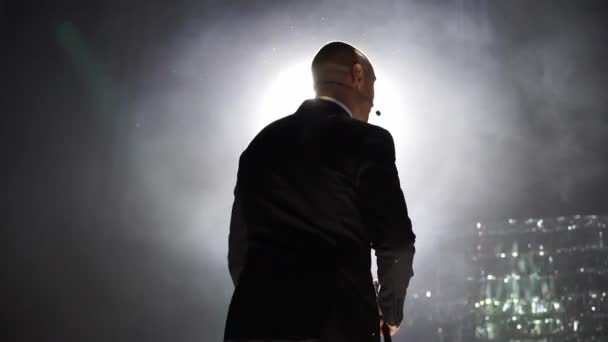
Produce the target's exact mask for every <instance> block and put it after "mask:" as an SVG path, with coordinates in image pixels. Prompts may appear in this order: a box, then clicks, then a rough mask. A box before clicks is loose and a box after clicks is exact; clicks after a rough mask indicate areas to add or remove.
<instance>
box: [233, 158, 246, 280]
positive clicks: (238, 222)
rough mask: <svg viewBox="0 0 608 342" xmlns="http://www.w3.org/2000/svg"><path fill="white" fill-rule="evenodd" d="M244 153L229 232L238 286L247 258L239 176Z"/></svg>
mask: <svg viewBox="0 0 608 342" xmlns="http://www.w3.org/2000/svg"><path fill="white" fill-rule="evenodd" d="M243 155H244V153H243ZM243 155H241V158H240V161H239V175H238V176H237V182H236V186H235V187H234V202H233V204H232V214H231V217H230V232H229V234H228V271H229V272H230V277H231V278H232V283H233V284H234V286H236V284H237V282H238V279H239V276H240V274H241V272H242V271H243V267H244V266H245V260H246V258H247V250H248V241H247V224H246V222H245V218H244V215H243V207H242V203H241V201H242V195H241V193H240V188H241V186H240V184H239V183H240V182H239V178H240V177H239V176H240V175H241V166H242V160H243Z"/></svg>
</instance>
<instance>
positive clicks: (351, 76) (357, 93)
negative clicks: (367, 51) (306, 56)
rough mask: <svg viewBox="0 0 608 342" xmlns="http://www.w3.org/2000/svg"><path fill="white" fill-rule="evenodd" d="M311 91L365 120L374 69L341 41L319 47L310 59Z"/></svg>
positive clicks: (374, 77) (370, 104)
mask: <svg viewBox="0 0 608 342" xmlns="http://www.w3.org/2000/svg"><path fill="white" fill-rule="evenodd" d="M311 69H312V76H313V80H314V89H315V91H316V92H317V95H318V96H321V95H324V96H329V97H332V98H335V99H337V100H339V101H341V102H342V103H344V104H345V105H346V106H347V107H348V108H349V109H350V110H351V112H353V117H354V118H355V119H359V120H362V121H367V120H368V118H369V111H370V110H371V107H372V106H373V102H374V81H375V80H376V75H375V73H374V68H373V67H372V65H371V63H370V62H369V60H368V59H367V57H366V56H365V55H364V54H363V53H362V52H361V51H360V50H359V49H357V48H355V47H354V46H352V45H349V44H346V43H343V42H332V43H328V44H326V45H325V46H323V47H322V48H321V49H320V50H319V52H317V54H316V55H315V57H314V59H313V60H312V66H311Z"/></svg>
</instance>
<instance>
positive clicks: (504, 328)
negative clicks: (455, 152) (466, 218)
mask: <svg viewBox="0 0 608 342" xmlns="http://www.w3.org/2000/svg"><path fill="white" fill-rule="evenodd" d="M607 227H608V216H601V217H600V216H596V215H587V216H581V215H574V216H569V217H559V218H549V219H524V220H516V219H509V220H508V225H505V224H504V223H496V224H487V223H486V224H482V223H481V222H478V223H477V229H478V230H483V232H484V234H483V236H482V235H481V234H479V236H480V237H479V243H478V245H477V251H478V252H479V254H477V255H476V256H475V257H474V258H473V260H474V261H476V262H481V264H480V266H481V267H482V269H481V272H480V273H481V275H482V277H481V278H477V279H479V280H478V282H476V283H475V284H478V285H480V287H481V293H482V294H483V293H485V295H484V296H483V297H482V298H483V299H481V300H479V301H477V302H474V303H473V305H474V307H475V309H476V310H475V311H474V312H476V314H475V315H476V317H478V323H477V326H476V328H475V334H476V336H477V337H478V338H481V340H508V339H509V338H514V337H516V338H517V339H518V340H519V339H521V338H524V339H526V340H528V339H529V340H535V339H546V338H547V337H550V336H556V335H555V334H564V333H566V331H569V332H570V333H573V332H575V333H576V332H578V331H580V330H581V326H582V325H583V324H584V325H585V331H587V332H590V331H594V332H597V333H599V335H598V336H600V335H601V336H602V337H608V334H607V331H608V330H607V329H605V328H602V327H605V326H608V315H607V314H606V311H608V307H606V306H605V305H608V299H606V297H607V296H608V294H607V291H603V290H607V289H608V288H607V287H606V286H607V285H606V284H605V283H604V282H603V280H602V279H604V278H603V276H604V275H606V274H608V262H605V261H604V260H608V259H607V258H605V256H604V253H605V252H608V248H607V247H608V243H607V242H606V241H604V239H605V237H606V234H604V233H603V231H605V230H606V229H607ZM560 232H563V233H560ZM566 232H568V233H566ZM553 233H558V234H562V235H549V234H553ZM522 240H523V241H524V242H523V243H522ZM540 242H544V243H540ZM511 243H512V245H513V247H512V248H511V249H508V247H507V249H505V245H507V246H508V244H511ZM524 244H526V245H527V248H526V249H518V245H524ZM490 251H494V253H491V254H489V253H488V252H490ZM482 252H486V253H483V254H482ZM588 252H591V253H601V254H586V253H588ZM565 253H567V255H566V256H563V257H558V258H555V256H556V254H561V255H564V254H565ZM484 254H485V255H484ZM492 257H494V258H499V259H498V260H500V259H503V260H505V259H506V260H505V262H500V263H497V262H496V259H492ZM536 257H541V258H542V259H540V258H539V259H537V258H536ZM512 258H513V259H517V260H513V259H512ZM545 258H546V259H545ZM541 260H544V261H541ZM545 262H546V263H545ZM484 265H485V266H486V267H487V269H484ZM505 267H507V268H506V269H505ZM508 267H510V269H509V268H508ZM488 271H490V272H488ZM504 271H507V272H504ZM560 271H561V272H560ZM503 272H504V273H503ZM583 274H584V276H583ZM595 275H601V276H602V277H597V278H596V277H595ZM590 276H591V277H590ZM571 277H574V278H571ZM577 277H578V278H577ZM581 277H583V278H581ZM522 279H523V281H521V280H522ZM539 279H542V280H541V282H540V283H539V282H538V281H539ZM518 280H519V282H516V281H518ZM581 282H588V283H590V285H588V286H591V288H595V289H596V290H594V291H590V292H586V293H581V292H580V289H582V288H584V287H585V285H583V283H581ZM507 284H509V285H508V286H506V285H507ZM588 288H589V287H588ZM602 288H604V289H602ZM478 290H479V289H478ZM598 290H599V291H598ZM571 291H574V292H571ZM577 291H578V292H577ZM560 292H561V293H562V295H561V302H560V299H559V298H560V297H559V295H560ZM564 292H566V293H567V294H570V295H567V294H566V295H565V296H564ZM490 293H492V294H494V295H495V296H496V298H488V294H490ZM573 296H574V297H575V298H577V300H576V301H573ZM566 298H567V300H566ZM556 299H557V300H556ZM539 316H540V317H539ZM551 316H552V317H551ZM479 320H481V321H479ZM587 320H589V321H587ZM562 336H563V337H565V336H566V335H562ZM600 340H603V339H601V338H600ZM606 340H607V341H608V339H606Z"/></svg>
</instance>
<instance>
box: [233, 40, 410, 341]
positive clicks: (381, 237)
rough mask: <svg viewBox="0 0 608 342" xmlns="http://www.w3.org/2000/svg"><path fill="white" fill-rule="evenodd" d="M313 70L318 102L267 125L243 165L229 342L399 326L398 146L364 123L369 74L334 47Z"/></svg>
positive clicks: (356, 335)
mask: <svg viewBox="0 0 608 342" xmlns="http://www.w3.org/2000/svg"><path fill="white" fill-rule="evenodd" d="M312 72H313V79H314V88H315V91H316V93H317V98H315V99H312V100H307V101H304V103H303V104H302V105H301V106H300V108H298V110H297V111H296V112H295V113H294V114H291V115H289V116H287V117H284V118H282V119H280V120H277V121H275V122H273V123H271V124H270V125H268V126H267V127H266V128H264V129H263V130H262V131H261V132H260V133H259V134H258V135H257V136H256V137H255V138H254V139H253V141H252V142H251V143H250V144H249V146H248V147H247V149H245V151H244V152H243V153H242V155H241V157H240V161H239V170H238V175H237V184H236V187H235V190H234V196H235V200H234V205H233V208H232V219H231V223H230V235H229V251H228V266H229V270H230V275H231V277H232V280H233V282H234V284H235V286H236V288H235V291H234V294H233V297H232V301H231V303H230V308H229V310H228V317H227V320H226V327H225V334H224V340H225V341H234V342H235V341H323V342H325V341H332V342H337V341H349V342H358V341H362V342H363V341H370V342H371V341H379V339H380V337H379V336H380V326H381V324H382V322H383V321H382V319H383V320H384V321H385V322H386V323H387V324H388V325H389V327H390V330H391V335H392V334H394V333H395V332H397V330H398V329H399V324H400V323H401V321H402V320H403V304H404V300H405V295H406V291H407V287H408V284H409V280H410V278H411V277H412V276H413V271H412V262H413V257H414V240H415V235H414V233H413V232H412V225H411V221H410V219H409V217H408V213H407V207H406V204H405V200H404V197H403V193H402V191H401V188H400V184H399V177H398V175H397V168H396V166H395V147H394V143H393V139H392V137H391V135H390V133H389V132H388V131H386V130H385V129H383V128H380V127H378V126H374V125H371V124H368V123H367V121H368V118H369V112H370V110H371V108H372V107H373V101H374V81H375V79H376V76H375V74H374V69H373V67H372V65H371V64H370V62H369V60H368V59H367V57H366V56H365V55H364V54H363V53H361V51H359V50H358V49H356V48H354V47H352V46H350V45H348V44H345V43H342V42H333V43H329V44H327V45H325V46H324V47H323V48H321V50H319V52H318V53H317V55H316V56H315V57H314V59H313V62H312ZM370 248H373V249H374V250H375V251H376V256H377V263H378V280H379V283H380V291H379V295H378V297H377V298H376V293H375V290H374V286H373V280H372V275H371V271H370V267H371V260H370V259H371V255H370V252H371V251H370ZM380 315H382V317H381V316H380Z"/></svg>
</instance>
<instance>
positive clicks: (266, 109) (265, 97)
mask: <svg viewBox="0 0 608 342" xmlns="http://www.w3.org/2000/svg"><path fill="white" fill-rule="evenodd" d="M277 70H278V72H277V73H276V74H275V75H274V76H273V77H271V79H270V85H269V86H268V88H267V89H266V90H264V91H262V92H261V96H262V97H261V99H260V103H259V107H258V115H257V116H256V118H257V119H258V120H259V121H258V122H257V123H256V125H255V127H253V130H254V131H255V132H256V133H257V132H258V131H259V130H260V129H262V128H263V127H264V126H266V125H268V124H269V123H271V122H273V121H275V120H277V119H280V118H282V117H284V116H287V115H289V114H291V113H293V112H295V111H296V110H297V109H298V107H299V106H300V104H301V103H302V102H303V101H304V100H306V99H310V98H313V97H314V96H315V93H314V88H313V84H312V72H311V70H310V61H309V60H300V61H296V62H294V63H292V64H288V65H286V66H283V67H280V66H279V67H278V68H277Z"/></svg>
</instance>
